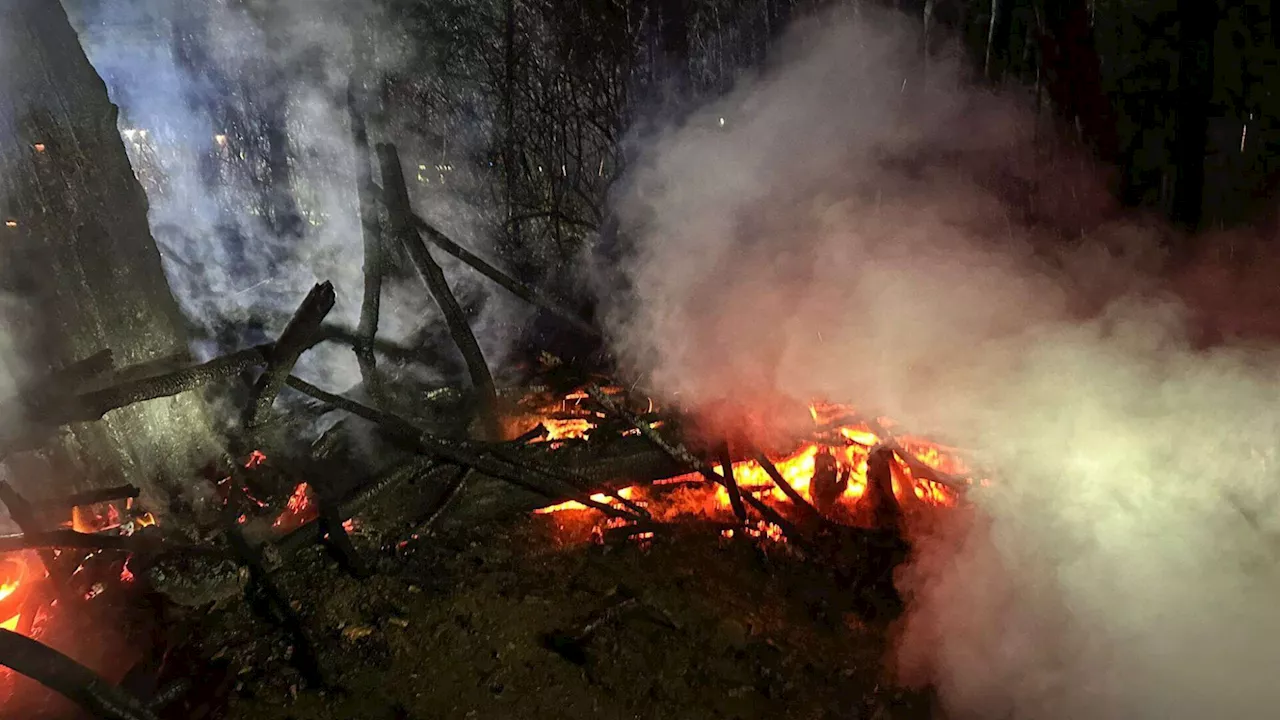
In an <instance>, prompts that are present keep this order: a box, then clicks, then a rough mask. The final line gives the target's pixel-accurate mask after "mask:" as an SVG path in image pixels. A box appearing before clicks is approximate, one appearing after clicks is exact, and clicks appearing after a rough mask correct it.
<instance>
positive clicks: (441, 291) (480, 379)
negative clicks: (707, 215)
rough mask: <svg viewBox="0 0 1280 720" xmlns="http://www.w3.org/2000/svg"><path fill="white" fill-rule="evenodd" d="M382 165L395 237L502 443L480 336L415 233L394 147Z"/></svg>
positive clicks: (382, 154)
mask: <svg viewBox="0 0 1280 720" xmlns="http://www.w3.org/2000/svg"><path fill="white" fill-rule="evenodd" d="M378 162H379V164H380V165H381V166H382V190H383V195H384V197H385V200H386V205H387V217H388V220H389V223H390V225H391V228H390V230H391V233H392V234H393V235H394V236H396V237H397V238H398V239H399V240H400V242H401V243H402V244H403V245H404V248H405V250H407V251H408V253H409V257H410V259H411V260H412V261H413V264H414V266H415V267H416V268H417V270H418V274H419V275H421V276H422V280H423V282H425V283H426V284H427V289H428V290H430V291H431V296H432V297H433V298H435V301H436V304H437V305H438V306H439V307H440V312H441V313H442V314H443V315H444V321H445V325H446V326H447V327H448V328H449V334H450V335H451V336H452V337H453V342H454V344H455V345H457V347H458V352H460V353H461V354H462V359H463V361H465V362H466V365H467V372H468V373H469V374H470V376H471V384H472V385H473V386H474V387H475V390H476V392H477V393H478V394H479V395H480V418H481V421H482V422H483V423H484V434H485V438H486V439H488V440H499V439H501V437H502V427H501V423H500V419H499V417H498V395H497V388H495V387H494V384H493V375H492V374H491V373H490V372H489V366H488V364H487V363H486V362H485V359H484V353H483V352H482V351H481V350H480V344H479V343H478V342H476V336H475V334H474V333H473V332H472V331H471V326H470V325H469V324H468V323H467V318H466V315H465V314H463V312H462V306H460V305H459V304H458V299H457V298H456V297H454V294H453V291H452V290H451V289H450V288H449V281H448V279H446V278H445V276H444V271H443V270H442V269H440V265H439V264H438V263H436V261H435V258H433V257H431V251H430V250H428V249H427V246H426V245H425V244H424V243H423V242H422V238H421V237H420V236H419V235H418V233H417V232H415V231H414V228H413V222H412V219H411V218H412V216H413V209H412V207H411V206H410V203H409V190H408V188H407V187H405V183H404V170H403V168H401V166H400V154H399V152H398V151H397V150H396V148H395V146H394V145H390V144H388V143H379V144H378Z"/></svg>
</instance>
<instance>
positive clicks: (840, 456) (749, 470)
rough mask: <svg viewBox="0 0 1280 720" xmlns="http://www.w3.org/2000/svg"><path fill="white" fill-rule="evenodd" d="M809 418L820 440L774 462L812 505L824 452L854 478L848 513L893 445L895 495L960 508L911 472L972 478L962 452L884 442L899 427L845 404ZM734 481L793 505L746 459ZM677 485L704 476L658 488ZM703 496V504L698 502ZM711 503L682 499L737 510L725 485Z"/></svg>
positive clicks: (759, 532)
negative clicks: (871, 460)
mask: <svg viewBox="0 0 1280 720" xmlns="http://www.w3.org/2000/svg"><path fill="white" fill-rule="evenodd" d="M570 397H572V396H570ZM809 414H810V417H811V418H812V419H813V421H814V424H815V426H816V429H817V431H818V433H819V435H818V436H816V438H815V439H814V440H810V441H808V442H804V443H802V444H801V445H800V446H799V447H798V448H797V449H795V450H793V451H792V452H790V453H789V454H786V455H780V456H771V457H770V460H771V461H772V462H773V464H774V467H775V468H776V469H777V471H778V473H779V474H780V475H781V476H782V478H783V479H784V480H786V481H787V484H789V485H791V487H792V488H793V489H795V491H796V492H798V493H800V495H802V496H804V497H806V498H808V499H809V500H811V501H812V500H813V499H814V498H813V493H812V490H811V488H810V485H811V484H812V481H813V477H814V471H815V468H816V465H817V462H816V458H817V456H818V453H819V452H820V451H826V452H829V453H830V454H831V455H832V457H833V458H834V459H835V462H836V467H837V470H838V472H840V473H841V474H842V475H845V476H847V477H848V484H847V485H846V486H845V489H844V491H843V494H842V495H841V498H840V505H843V506H845V507H846V508H852V507H854V506H856V505H857V503H858V501H859V500H860V499H861V498H862V497H863V496H864V495H866V493H867V459H868V456H869V455H870V453H871V451H872V449H874V448H876V447H877V446H880V445H882V444H883V443H889V446H890V447H893V448H894V452H895V457H894V462H893V466H892V473H893V475H892V484H893V492H894V495H895V496H897V498H898V499H899V501H903V500H909V499H914V500H915V501H917V502H918V503H922V504H926V505H935V506H942V507H949V506H953V505H955V504H956V501H957V498H956V496H955V494H954V491H953V490H952V489H950V488H948V487H946V486H944V485H942V484H940V483H938V482H934V481H933V480H931V479H929V478H924V477H916V476H915V475H916V474H917V473H913V472H912V470H911V468H912V467H916V468H917V469H919V468H921V467H922V466H923V467H927V468H930V469H932V470H936V471H938V472H939V473H943V474H946V475H960V476H963V475H967V474H968V472H969V470H968V468H967V466H966V465H965V463H964V462H963V460H961V459H960V458H959V457H958V455H959V452H960V451H958V450H956V449H955V448H948V447H945V446H942V445H939V444H937V443H933V442H930V441H928V440H924V439H922V438H917V437H913V436H907V435H901V436H895V437H892V438H890V437H881V434H882V433H884V432H886V430H885V429H886V428H889V427H893V423H892V422H891V421H890V420H888V419H887V418H877V419H876V420H875V421H873V422H872V421H868V422H866V423H861V422H857V421H856V419H855V417H856V416H855V415H854V412H853V410H852V409H851V408H849V407H847V406H843V405H836V404H830V403H814V404H813V405H811V406H810V408H809ZM580 422H581V425H579V426H578V427H585V428H587V429H589V428H590V427H592V426H593V424H594V423H592V422H591V421H590V420H587V419H584V420H582V421H580ZM544 424H547V425H548V427H550V424H549V423H548V422H547V421H545V420H544ZM714 472H716V473H718V474H719V473H721V470H720V468H719V467H715V468H714ZM733 476H734V480H735V481H736V482H737V484H738V486H739V488H740V489H741V490H742V492H744V493H750V494H751V495H754V496H755V497H757V498H759V499H761V500H766V501H772V502H776V503H780V504H784V503H786V502H789V501H788V498H787V494H786V492H785V491H784V490H783V489H782V488H781V487H779V486H777V485H776V484H775V483H774V482H773V479H772V478H771V477H770V476H769V473H768V472H766V471H765V469H764V467H762V466H761V465H760V463H758V462H756V461H755V460H743V461H740V462H736V463H734V465H733ZM674 483H682V484H689V485H693V486H697V485H699V484H700V483H701V477H700V476H699V475H697V474H696V473H690V474H687V475H683V476H680V477H678V478H670V479H669V480H667V481H660V482H658V483H654V484H655V485H664V484H674ZM637 490H638V488H635V487H628V488H624V489H623V490H621V491H620V493H619V494H620V495H621V496H622V497H624V498H626V499H628V500H631V499H632V497H633V495H634V494H635V493H636V492H637ZM698 497H701V498H702V499H698ZM706 498H707V496H706V495H705V494H703V495H700V496H695V495H688V496H686V497H683V498H681V500H680V501H679V504H680V505H681V506H682V508H681V510H680V512H693V513H706V512H707V511H709V510H713V511H715V512H717V513H722V512H726V511H728V510H729V509H730V507H731V504H730V501H729V492H728V490H726V489H725V488H724V487H722V486H719V485H716V486H715V490H714V494H713V496H712V499H711V500H710V501H709V502H708V500H707V499H706ZM591 500H593V501H595V502H598V503H605V504H613V505H617V504H618V503H617V502H616V500H614V499H613V498H611V497H609V496H608V495H605V494H603V493H597V494H595V495H592V496H591ZM700 503H701V504H704V505H705V507H699V506H698V505H699V504H700ZM586 509H589V508H587V506H585V505H583V504H582V503H579V502H575V501H568V502H562V503H557V504H555V505H550V506H547V507H544V508H541V509H539V510H536V511H535V514H538V515H548V514H552V513H560V512H566V511H574V510H586ZM748 532H749V534H751V535H753V536H756V537H766V538H770V539H773V538H775V536H778V535H779V531H777V530H776V529H770V528H765V527H759V528H753V529H750V530H749V531H748Z"/></svg>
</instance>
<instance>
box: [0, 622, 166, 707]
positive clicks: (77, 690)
mask: <svg viewBox="0 0 1280 720" xmlns="http://www.w3.org/2000/svg"><path fill="white" fill-rule="evenodd" d="M0 664H3V665H5V666H7V667H9V668H11V669H13V670H14V671H15V672H18V673H21V674H23V675H26V676H27V677H29V678H31V679H32V680H35V681H36V682H38V683H40V684H41V685H44V686H45V687H47V688H49V689H51V690H54V691H56V692H58V693H61V694H62V695H64V696H66V697H67V698H68V699H70V700H72V701H73V702H75V703H76V704H77V705H79V706H80V707H82V708H84V709H85V710H87V711H89V712H90V713H92V714H93V715H95V716H96V717H99V718H104V720H158V719H157V718H156V715H155V714H154V713H152V712H151V710H149V709H148V708H147V707H146V706H145V705H143V704H142V703H141V702H140V701H139V700H138V699H136V698H134V697H132V696H130V695H129V694H128V693H126V692H124V691H123V690H121V689H120V688H118V687H116V686H114V685H112V684H111V683H109V682H107V680H106V679H105V678H103V677H101V676H99V675H98V674H97V673H95V672H93V671H92V670H90V669H89V668H87V667H85V666H83V665H81V664H80V663H78V662H76V661H75V660H72V659H71V658H69V657H67V656H66V655H63V654H62V653H60V652H58V651H57V650H54V649H53V648H51V647H49V646H47V645H44V644H42V643H39V642H36V641H35V640H32V639H31V638H27V637H23V636H22V635H19V634H18V633H15V632H11V631H9V630H4V629H0Z"/></svg>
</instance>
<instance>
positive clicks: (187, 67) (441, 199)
mask: <svg viewBox="0 0 1280 720" xmlns="http://www.w3.org/2000/svg"><path fill="white" fill-rule="evenodd" d="M68 5H69V8H68V9H69V10H70V11H71V14H72V18H73V21H74V22H75V23H76V25H77V29H78V30H79V31H80V34H81V38H82V42H83V43H84V45H85V48H86V51H87V52H88V55H89V57H90V60H91V61H92V62H93V63H94V65H95V67H96V68H97V69H98V71H99V73H101V74H102V75H103V77H104V79H105V80H106V81H107V85H108V88H109V91H110V93H111V96H112V99H113V101H114V102H116V103H117V104H119V105H120V106H121V109H122V113H121V116H122V128H121V130H122V133H123V135H124V138H125V142H126V145H127V146H128V148H129V150H130V154H131V157H132V159H133V160H134V164H135V171H137V172H139V174H140V175H141V176H142V177H143V180H144V186H145V187H146V189H147V191H148V199H149V201H150V206H151V209H150V219H151V225H152V228H153V232H154V234H155V236H156V239H157V242H158V243H159V244H160V246H161V251H162V255H163V258H164V262H165V269H166V272H167V273H168V275H169V279H170V284H171V285H172V287H173V289H174V293H175V295H176V296H177V297H178V300H179V303H180V304H181V305H182V307H183V309H184V310H185V311H186V312H187V313H188V315H189V316H190V317H191V318H192V320H193V322H194V323H195V324H196V325H197V326H200V327H202V328H205V329H213V328H233V329H235V330H237V331H241V330H244V329H245V328H249V327H250V326H251V325H255V324H257V325H260V326H261V328H260V335H258V336H255V335H253V334H249V335H248V336H247V337H241V338H232V339H230V340H229V339H228V338H222V339H221V342H222V343H223V344H228V342H230V343H237V342H246V341H247V342H260V341H263V340H266V339H270V338H273V337H274V336H275V335H276V334H278V333H279V331H280V330H281V329H282V327H283V325H284V323H285V322H286V321H287V320H288V318H289V316H290V315H291V314H292V312H293V311H294V309H295V308H296V307H297V305H298V303H299V302H300V301H301V300H302V298H303V297H304V296H305V295H306V293H307V291H308V290H309V289H310V288H311V286H312V285H313V284H314V283H316V282H320V281H324V280H329V281H332V282H333V283H334V286H335V288H336V290H337V294H338V302H337V306H336V307H335V309H334V311H333V312H332V313H331V314H330V316H329V321H330V322H333V323H336V324H339V325H342V326H345V327H347V328H354V327H355V326H356V324H357V322H358V319H359V313H360V304H361V296H362V287H363V271H362V267H363V262H364V259H363V248H362V240H361V229H360V225H359V215H358V202H357V197H356V188H355V172H356V162H357V161H356V155H355V152H354V148H353V142H352V134H351V128H350V125H349V122H348V108H347V89H348V80H349V78H350V77H351V73H352V70H353V67H354V65H355V62H354V59H353V42H354V40H355V37H356V35H357V34H359V33H361V32H363V31H364V29H366V28H371V29H373V31H374V32H376V37H375V38H374V41H373V46H374V48H375V52H373V53H372V55H371V57H370V58H369V62H370V63H372V65H371V67H369V68H367V70H368V72H369V76H370V77H376V76H378V74H379V73H382V72H394V71H397V70H400V69H402V68H403V67H404V65H405V64H406V63H407V62H408V59H407V56H406V54H405V53H404V52H403V49H404V47H405V45H404V43H405V42H406V38H405V35H404V32H403V30H402V28H401V27H400V26H399V24H398V22H397V21H396V20H395V19H391V18H387V17H385V16H384V15H383V14H382V13H381V12H380V11H379V10H378V7H377V5H376V4H375V3H372V2H363V3H349V2H337V1H336V0H334V1H324V2H311V1H302V0H297V1H286V2H270V3H253V2H250V3H244V2H233V1H231V0H209V1H208V2H199V3H192V4H187V3H180V2H172V1H169V0H143V1H141V2H133V1H129V0H101V1H98V0H82V1H81V2H69V3H68ZM183 56H186V59H185V60H184V59H183ZM420 71H421V72H431V69H430V68H421V69H420ZM277 105H278V106H279V107H282V108H283V121H284V122H283V125H284V127H283V128H282V129H283V130H284V132H285V137H286V142H287V148H288V156H287V160H288V167H289V172H290V173H291V175H292V182H291V197H290V198H289V200H291V201H292V202H293V203H295V204H296V207H297V208H298V210H299V211H300V215H301V218H302V221H303V222H302V223H301V229H302V232H301V234H297V235H295V234H291V233H288V232H281V231H280V230H279V228H278V227H273V225H272V222H271V221H270V219H269V216H270V212H271V208H270V202H266V203H264V202H263V191H262V187H263V180H264V179H266V178H268V177H269V175H270V173H271V171H272V168H270V167H266V166H258V165H254V164H252V163H244V162H236V161H237V159H239V160H243V158H244V155H243V154H244V153H248V155H249V157H250V158H252V157H253V154H252V149H251V148H250V147H249V145H250V144H251V143H256V142H260V141H261V137H262V133H264V132H266V131H267V128H266V127H264V125H263V124H262V123H263V122H264V120H265V119H266V118H267V117H268V115H269V113H270V112H271V111H272V108H273V107H275V106H277ZM227 110H232V111H234V112H238V113H240V114H241V117H243V118H244V119H245V120H246V121H247V123H246V124H245V125H244V126H243V127H237V126H236V124H235V123H234V122H228V120H227V113H226V111H227ZM232 117H233V118H234V115H232ZM394 130H395V129H394V128H393V131H394ZM372 140H373V141H375V142H376V141H378V140H390V141H392V142H396V143H398V144H399V146H400V148H401V156H402V160H403V163H404V167H405V170H406V174H407V176H408V177H407V180H408V182H409V186H410V193H411V194H412V195H413V200H414V203H415V207H416V209H417V210H418V212H419V213H420V214H422V215H423V216H425V217H428V218H430V219H431V220H432V221H433V222H435V223H436V224H437V225H438V226H439V227H441V229H443V230H444V231H446V232H447V233H449V234H450V235H451V236H452V237H454V238H455V239H457V240H458V241H459V242H461V243H463V244H465V245H467V246H468V247H471V248H473V249H475V250H477V251H478V252H480V253H482V254H485V253H486V252H487V250H488V247H487V245H488V234H487V233H486V232H485V225H484V223H485V222H486V221H487V219H486V218H485V217H484V216H483V214H482V213H481V212H480V211H478V210H477V209H476V208H475V207H474V206H472V205H470V204H468V203H467V202H465V201H462V200H460V199H459V198H458V197H457V196H456V195H454V194H452V193H451V192H450V190H449V188H448V186H445V187H442V186H441V182H440V175H439V173H437V172H435V170H434V169H432V170H430V171H427V170H426V168H427V167H428V165H427V163H430V164H431V166H432V168H434V165H436V164H438V163H440V162H442V161H441V159H440V158H439V157H435V156H429V155H427V154H426V153H425V152H423V151H421V150H420V148H422V147H425V146H427V145H428V143H426V142H423V141H422V139H421V138H418V137H414V136H411V135H406V134H404V133H400V132H396V133H395V134H394V135H393V136H391V137H378V136H376V135H375V137H373V138H372ZM217 156H223V160H225V161H217V160H214V159H213V158H214V157H217ZM375 164H376V161H375ZM419 168H421V170H419ZM419 175H422V176H429V179H430V180H434V181H435V182H434V183H432V184H428V183H423V182H420V181H419V180H420V179H419V178H418V177H417V176H419ZM374 177H375V180H376V179H377V178H378V171H377V169H376V168H375V169H374ZM434 254H435V256H436V257H437V259H438V261H439V262H440V263H441V264H442V265H443V266H444V267H445V272H446V274H447V276H448V277H449V280H450V282H451V285H452V287H453V289H454V292H455V294H457V295H458V296H459V300H460V301H461V302H463V303H464V304H469V303H470V304H476V305H479V306H480V307H481V312H480V316H479V317H478V318H476V319H475V322H474V325H473V327H474V328H475V332H476V335H477V339H478V340H479V341H480V343H481V346H482V348H483V349H484V351H485V353H486V357H487V358H488V359H489V360H490V362H491V364H498V365H500V364H501V363H502V362H503V360H504V356H505V353H506V352H507V351H508V350H509V348H510V344H511V342H512V339H513V335H514V333H513V331H512V330H511V329H510V322H511V319H512V318H513V317H516V316H518V313H519V312H520V311H521V310H522V308H520V306H518V305H516V304H515V303H513V302H512V301H511V299H510V298H507V297H505V296H503V295H500V294H496V293H495V294H493V295H492V296H490V294H489V290H490V286H489V285H487V284H486V283H485V282H484V281H483V280H482V279H481V278H479V277H478V276H477V275H476V274H475V273H474V272H473V271H471V270H470V269H469V268H466V267H465V266H462V265H461V264H459V263H458V262H456V261H454V260H453V259H452V258H450V257H448V256H446V255H444V254H443V253H440V252H439V251H435V252H434ZM383 295H384V297H383V303H382V313H381V323H380V326H379V338H381V339H385V340H389V341H392V342H397V343H401V344H405V345H410V346H412V345H414V344H415V343H417V342H420V335H419V333H421V332H422V331H423V329H424V328H426V327H430V326H432V325H435V324H437V323H438V322H439V311H438V308H437V307H436V305H435V303H434V302H433V301H432V299H431V298H430V296H429V295H428V293H427V290H426V288H425V286H424V285H423V283H422V282H421V280H420V279H419V278H418V277H417V276H416V274H413V273H412V272H410V273H409V274H408V275H404V274H403V273H402V274H401V275H400V279H395V278H389V279H388V280H387V281H386V283H385V284H384V287H383ZM197 350H198V351H199V352H200V353H201V354H204V355H207V354H210V353H211V352H212V350H213V347H212V343H210V344H208V346H202V347H200V348H197ZM451 352H452V350H451V349H448V348H445V349H443V354H444V355H445V356H448V355H449V354H450V353H451ZM299 366H300V370H301V371H302V372H303V373H304V374H306V375H309V376H312V377H314V378H316V379H317V380H318V381H319V382H322V383H323V384H325V385H326V386H331V387H335V388H339V389H345V388H348V387H351V386H352V385H354V384H356V383H358V382H359V380H360V375H359V370H358V366H357V364H356V361H355V358H354V356H353V354H352V353H351V352H350V350H349V349H346V348H343V347H340V346H337V345H322V346H320V347H318V348H316V349H315V350H313V351H311V352H310V353H308V355H306V356H304V358H303V359H302V361H301V362H300V363H299Z"/></svg>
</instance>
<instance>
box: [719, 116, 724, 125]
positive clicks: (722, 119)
mask: <svg viewBox="0 0 1280 720" xmlns="http://www.w3.org/2000/svg"><path fill="white" fill-rule="evenodd" d="M720 127H724V118H720Z"/></svg>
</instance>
